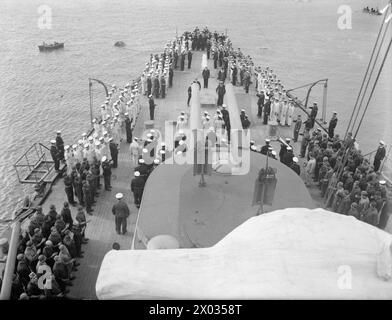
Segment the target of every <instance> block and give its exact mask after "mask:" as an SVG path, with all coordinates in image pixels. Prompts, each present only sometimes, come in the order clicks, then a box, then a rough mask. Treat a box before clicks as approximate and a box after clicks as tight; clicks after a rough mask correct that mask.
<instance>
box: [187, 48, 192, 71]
mask: <svg viewBox="0 0 392 320" xmlns="http://www.w3.org/2000/svg"><path fill="white" fill-rule="evenodd" d="M191 64H192V51H190V50H188V69H190V68H191Z"/></svg>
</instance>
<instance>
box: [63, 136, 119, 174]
mask: <svg viewBox="0 0 392 320" xmlns="http://www.w3.org/2000/svg"><path fill="white" fill-rule="evenodd" d="M111 143H113V138H112V137H108V136H107V133H105V134H104V136H103V137H100V138H98V137H96V138H94V137H92V136H90V137H89V138H88V139H87V141H86V140H84V139H80V140H79V141H78V143H77V144H74V145H72V146H69V145H66V146H65V147H64V150H65V153H64V159H65V162H66V164H67V174H70V173H71V171H72V167H74V166H75V165H76V163H77V162H79V163H82V162H83V159H87V161H88V162H89V163H90V164H92V163H94V159H97V160H98V161H101V160H102V158H103V157H106V158H107V159H108V161H111V160H112V157H111V150H110V148H111V146H110V144H111ZM116 147H117V146H116Z"/></svg>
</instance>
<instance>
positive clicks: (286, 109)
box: [265, 95, 295, 126]
mask: <svg viewBox="0 0 392 320" xmlns="http://www.w3.org/2000/svg"><path fill="white" fill-rule="evenodd" d="M269 99H270V98H269V97H268V96H266V98H265V100H266V101H268V100H269ZM271 100H272V101H271V105H270V108H271V109H270V116H269V120H270V122H271V123H277V122H278V121H279V124H280V125H281V126H286V125H287V126H291V124H292V122H293V116H294V110H295V107H294V103H293V101H292V99H288V98H287V97H284V96H283V95H280V96H279V97H276V98H275V97H274V98H272V99H271Z"/></svg>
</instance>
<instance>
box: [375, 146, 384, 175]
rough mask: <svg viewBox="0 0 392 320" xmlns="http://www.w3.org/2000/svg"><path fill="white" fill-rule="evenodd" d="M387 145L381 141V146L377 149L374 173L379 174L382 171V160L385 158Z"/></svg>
mask: <svg viewBox="0 0 392 320" xmlns="http://www.w3.org/2000/svg"><path fill="white" fill-rule="evenodd" d="M385 154H386V152H385V143H384V141H380V145H379V147H378V149H377V152H376V155H375V156H374V161H373V166H374V172H377V171H378V169H380V165H381V162H382V160H383V159H384V158H385Z"/></svg>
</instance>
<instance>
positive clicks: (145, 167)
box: [135, 159, 149, 179]
mask: <svg viewBox="0 0 392 320" xmlns="http://www.w3.org/2000/svg"><path fill="white" fill-rule="evenodd" d="M136 171H139V172H140V176H141V177H143V178H144V179H146V178H147V175H148V171H149V170H148V165H146V162H145V161H144V159H139V165H138V166H137V167H136V168H135V172H136Z"/></svg>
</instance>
